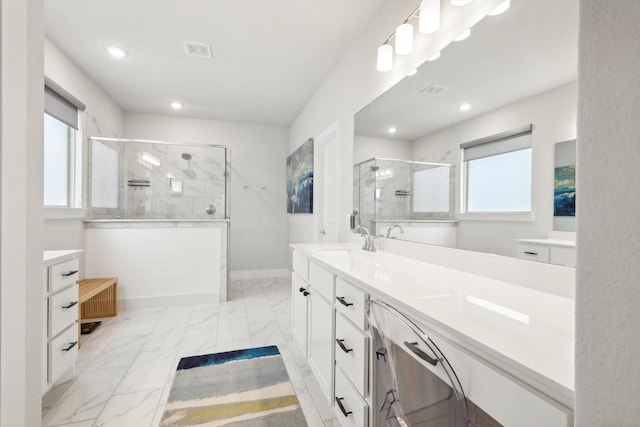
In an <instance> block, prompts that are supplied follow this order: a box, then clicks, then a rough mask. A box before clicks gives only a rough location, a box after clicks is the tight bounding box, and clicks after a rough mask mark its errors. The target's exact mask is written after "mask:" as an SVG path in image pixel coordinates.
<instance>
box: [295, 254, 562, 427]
mask: <svg viewBox="0 0 640 427" xmlns="http://www.w3.org/2000/svg"><path fill="white" fill-rule="evenodd" d="M293 247H294V262H293V270H294V273H293V275H294V276H293V281H292V285H293V289H292V292H293V295H294V299H293V316H294V320H293V329H294V336H296V337H299V336H301V335H304V332H306V335H304V336H305V337H306V339H307V341H306V343H303V344H302V345H303V348H304V350H305V354H306V356H307V361H308V362H309V365H310V367H311V370H312V372H313V374H314V377H315V378H316V379H317V381H318V383H319V384H320V386H321V388H322V390H323V392H324V395H325V397H326V398H327V401H328V402H330V403H331V405H332V406H333V409H334V413H335V416H336V418H337V419H338V421H339V423H340V425H341V426H342V427H373V426H374V423H375V425H379V422H380V420H381V419H380V413H382V412H381V411H382V409H383V406H384V405H383V406H381V402H380V398H382V400H384V399H385V396H387V397H388V393H386V394H385V391H384V390H385V389H384V388H381V383H380V378H381V375H380V374H381V372H374V371H377V370H378V369H379V364H380V363H381V362H380V361H381V360H383V359H384V361H385V362H386V360H387V359H386V356H385V355H386V353H385V352H383V351H382V350H381V348H379V344H380V343H379V342H377V341H376V340H377V339H378V338H377V337H378V336H379V335H376V334H375V333H374V330H373V327H372V325H370V324H369V317H368V313H369V311H370V310H371V306H372V305H375V304H380V303H381V302H382V303H383V304H387V305H388V306H390V307H393V308H395V309H396V311H398V313H400V314H403V316H404V318H405V319H407V320H406V321H405V322H401V323H402V324H403V325H405V326H406V325H409V324H414V325H420V326H421V327H422V328H423V329H424V330H425V331H427V333H428V339H429V343H431V344H433V346H437V348H438V352H440V354H443V355H446V356H442V359H441V358H440V356H439V355H436V357H437V360H436V359H434V358H432V359H431V362H430V361H428V360H427V362H429V363H431V364H432V365H434V366H435V364H436V363H437V364H438V365H442V363H444V360H445V357H446V361H447V363H446V364H447V366H448V367H449V368H450V369H451V370H452V371H455V372H456V381H458V380H457V378H459V382H458V384H459V386H460V389H461V390H462V389H463V390H464V393H465V394H466V400H465V402H467V403H468V417H469V419H470V420H471V421H472V422H474V423H476V424H477V425H478V426H481V427H493V426H496V425H502V426H505V427H516V426H517V427H538V426H541V425H544V426H545V427H572V426H573V411H572V409H571V408H572V403H573V402H572V395H571V394H570V393H571V392H572V391H571V390H572V389H570V388H569V387H570V384H569V383H568V381H567V380H566V378H568V377H570V374H567V375H565V374H566V372H564V370H563V371H562V372H560V371H558V370H557V369H556V368H554V369H555V370H554V371H553V372H551V374H549V375H541V374H542V373H543V372H544V373H545V374H546V373H547V371H548V369H549V367H550V366H557V364H562V365H564V366H570V363H569V362H568V359H567V356H568V352H569V351H570V348H569V346H568V343H569V342H570V341H569V340H568V339H566V337H565V335H566V334H567V333H568V334H570V333H571V329H570V328H567V332H563V327H558V326H545V325H544V324H542V323H541V322H540V321H539V319H540V318H543V319H546V318H547V317H549V316H552V317H553V318H554V319H555V322H556V323H554V324H553V325H556V324H558V322H560V323H562V322H568V321H570V317H568V313H569V311H570V308H571V307H572V305H571V303H570V302H569V301H568V300H566V299H565V298H562V297H559V296H556V295H554V294H544V293H541V292H538V291H534V290H531V291H530V290H528V289H527V288H516V287H515V286H514V285H511V284H505V283H502V282H499V281H495V280H493V279H487V278H484V277H481V276H477V275H469V274H468V273H465V272H461V271H458V270H454V269H443V268H442V267H440V266H437V265H431V264H425V263H422V262H420V261H415V260H411V259H409V258H402V259H400V258H397V257H395V256H391V255H390V254H388V253H365V252H360V251H358V250H354V249H351V247H346V249H342V248H341V249H336V248H335V247H334V246H324V245H316V244H309V245H302V244H301V245H293ZM396 258H397V259H396ZM519 264H520V263H518V262H517V263H516V265H519ZM554 268H555V267H554ZM554 271H555V270H554ZM408 272H409V273H408ZM425 277H426V278H429V279H430V280H431V282H430V281H429V280H425V279H424V278H425ZM434 278H437V280H435V281H434V280H433V279H434ZM470 280H472V281H473V283H474V287H472V288H469V287H468V286H467V285H466V284H467V283H468V282H469V281H470ZM468 289H471V290H472V292H473V295H467V294H466V292H468ZM301 291H302V292H301ZM305 292H307V293H308V294H307V295H306V296H301V295H304V293H305ZM529 293H530V295H528V294H529ZM476 295H478V296H476ZM532 299H535V300H536V302H535V306H533V305H531V304H530V301H531V300H532ZM369 300H371V301H369ZM492 300H498V301H500V302H501V303H502V304H509V305H511V304H513V305H512V306H513V307H515V308H518V309H520V310H523V312H524V310H526V313H527V318H526V319H521V318H519V317H518V318H513V319H512V318H511V317H505V318H503V314H502V312H498V311H493V309H494V308H495V307H494V305H491V303H490V301H492ZM421 307H428V308H430V309H429V310H426V309H422V308H421ZM457 313H462V314H464V316H466V317H464V316H463V317H464V318H465V319H466V318H467V317H468V318H469V319H477V322H476V323H480V322H483V323H484V324H489V325H490V326H491V327H483V328H482V329H480V330H476V329H475V328H471V329H469V328H468V325H469V323H468V322H467V323H465V322H462V321H460V316H458V315H457ZM509 314H511V312H509ZM528 316H531V317H530V318H529V317H528ZM378 321H379V320H378V318H376V322H378ZM384 324H386V323H384ZM401 329H402V328H400V329H397V330H396V329H394V328H392V329H391V330H390V331H389V330H388V331H387V335H388V336H389V337H390V338H391V340H392V341H393V342H394V343H395V345H396V347H390V348H404V347H407V346H408V347H412V346H410V345H409V344H412V345H416V344H418V343H417V341H418V340H417V339H415V337H410V336H407V335H406V334H404V333H403V332H402V330H401ZM532 329H535V331H534V330H532ZM301 331H302V332H301ZM516 331H517V332H518V333H517V334H514V333H515V332H516ZM405 332H406V331H405ZM474 333H475V335H474ZM523 334H526V335H527V340H525V341H523V342H521V343H520V344H519V342H520V341H522V339H521V335H523ZM479 336H481V337H482V338H484V339H483V340H482V341H477V342H480V343H482V345H480V346H479V345H478V344H477V343H476V341H474V340H476V339H477V338H478V337H479ZM296 340H297V341H298V342H302V341H303V340H301V339H298V338H297V339H296ZM542 340H544V342H554V343H555V344H554V345H555V346H556V348H558V352H559V354H561V355H562V357H561V358H558V359H556V361H555V362H551V361H549V363H547V361H545V360H542V361H540V360H539V359H538V357H537V355H536V357H535V358H534V357H533V356H530V355H529V354H530V353H531V352H535V351H537V349H538V348H539V347H540V346H539V345H538V344H535V346H532V347H531V349H530V350H531V351H527V352H526V353H523V352H522V351H521V350H520V348H521V347H522V345H524V346H525V347H526V346H527V345H529V342H530V341H534V342H537V341H540V342H543V341H542ZM414 341H416V342H414ZM304 346H306V347H304ZM483 346H484V347H483ZM497 347H500V348H501V349H502V352H496V351H495V350H494V349H495V348H497ZM542 347H544V346H542ZM565 347H566V348H565ZM409 350H411V348H409ZM393 351H396V350H393ZM411 351H413V350H411ZM423 351H424V349H423ZM404 353H406V354H408V356H407V358H408V359H406V360H405V359H402V361H401V363H400V364H399V366H403V367H404V368H405V369H404V373H403V375H404V377H403V378H405V380H407V379H408V383H409V384H410V385H411V386H413V385H416V384H417V386H416V387H417V388H416V392H415V393H411V392H410V393H409V394H410V395H416V393H417V395H418V396H420V393H422V392H421V391H420V390H422V388H421V387H423V385H425V384H428V383H429V381H427V379H425V378H423V377H419V370H418V369H414V367H413V365H411V364H409V363H408V362H407V360H414V359H415V360H417V362H419V363H418V364H421V365H422V366H423V367H424V368H426V369H427V370H431V371H432V373H433V374H434V375H435V376H436V377H438V378H439V379H440V380H441V381H443V382H447V381H449V380H451V378H449V377H448V376H443V375H444V374H442V373H438V372H435V371H433V369H432V366H431V365H428V364H426V363H422V362H421V361H420V360H419V359H420V358H422V356H420V354H419V352H415V353H416V355H417V359H416V357H414V356H413V354H412V353H411V352H407V351H406V350H405V351H404ZM396 356H397V354H396ZM389 360H391V359H389ZM434 361H435V362H434ZM412 363H414V362H412ZM550 363H554V365H550ZM418 364H416V366H417V365H418ZM405 365H407V366H405ZM567 372H569V371H567ZM441 374H442V375H441ZM407 375H408V377H407ZM431 377H433V375H432V376H431ZM431 377H430V378H431ZM406 382H407V381H403V383H406ZM429 384H430V383H429ZM381 390H382V391H381ZM430 393H431V391H430ZM405 395H406V394H405ZM418 400H419V402H422V400H421V398H420V397H418ZM382 421H383V422H384V420H382Z"/></svg>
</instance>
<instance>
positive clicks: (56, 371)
mask: <svg viewBox="0 0 640 427" xmlns="http://www.w3.org/2000/svg"><path fill="white" fill-rule="evenodd" d="M77 357H78V328H77V327H76V326H75V325H74V326H70V327H69V328H68V329H66V330H65V331H64V332H63V333H61V334H60V335H58V336H57V337H55V338H54V339H52V340H51V341H50V342H49V374H50V377H49V382H51V383H53V382H55V381H56V380H57V379H58V378H60V376H61V375H62V374H64V373H65V372H66V371H67V370H68V369H69V368H71V367H72V366H73V364H74V362H75V361H76V358H77Z"/></svg>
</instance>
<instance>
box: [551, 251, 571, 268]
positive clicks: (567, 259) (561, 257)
mask: <svg viewBox="0 0 640 427" xmlns="http://www.w3.org/2000/svg"><path fill="white" fill-rule="evenodd" d="M549 262H550V263H551V264H556V265H565V266H567V267H575V266H576V250H575V248H562V247H551V250H550V254H549Z"/></svg>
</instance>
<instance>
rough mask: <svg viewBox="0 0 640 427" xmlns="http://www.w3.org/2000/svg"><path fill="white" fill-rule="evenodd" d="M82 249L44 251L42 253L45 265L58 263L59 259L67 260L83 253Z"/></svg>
mask: <svg viewBox="0 0 640 427" xmlns="http://www.w3.org/2000/svg"><path fill="white" fill-rule="evenodd" d="M82 252H83V250H82V249H69V250H56V251H44V252H43V253H42V261H43V262H44V263H49V262H52V261H57V260H59V259H63V258H66V257H68V256H71V255H75V254H79V253H82Z"/></svg>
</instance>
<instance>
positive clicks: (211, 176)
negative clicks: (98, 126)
mask: <svg viewBox="0 0 640 427" xmlns="http://www.w3.org/2000/svg"><path fill="white" fill-rule="evenodd" d="M88 145H89V147H88V153H87V154H88V168H87V169H88V172H87V174H88V176H87V183H88V184H87V207H88V214H87V219H89V220H97V219H125V220H129V219H134V220H161V219H165V220H166V219H169V220H228V219H229V218H230V203H229V194H230V180H229V177H230V148H229V147H228V146H226V145H214V144H188V143H176V142H166V141H153V140H142V139H118V138H102V137H90V138H89V144H88ZM212 206H213V208H212Z"/></svg>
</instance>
